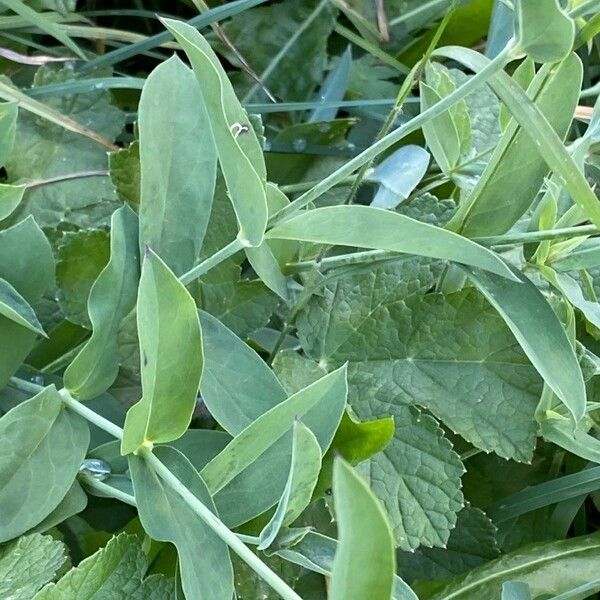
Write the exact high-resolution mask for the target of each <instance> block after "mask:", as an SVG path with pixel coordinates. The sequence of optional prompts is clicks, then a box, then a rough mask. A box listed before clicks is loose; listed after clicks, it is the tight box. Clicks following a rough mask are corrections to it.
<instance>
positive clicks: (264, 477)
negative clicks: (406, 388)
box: [202, 368, 347, 527]
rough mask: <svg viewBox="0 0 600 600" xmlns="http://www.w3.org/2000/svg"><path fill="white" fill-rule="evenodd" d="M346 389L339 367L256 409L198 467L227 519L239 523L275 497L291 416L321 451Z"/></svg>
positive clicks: (285, 466) (281, 483) (287, 453)
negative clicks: (248, 421)
mask: <svg viewBox="0 0 600 600" xmlns="http://www.w3.org/2000/svg"><path fill="white" fill-rule="evenodd" d="M346 390H347V387H346V372H345V369H344V368H341V369H338V370H337V371H334V372H333V373H330V374H329V375H327V376H325V377H323V378H322V379H320V380H319V381H317V382H315V383H314V384H312V385H309V386H308V387H306V388H304V389H302V390H300V391H299V392H297V393H296V394H294V395H293V396H290V398H288V399H287V400H285V401H284V402H281V403H280V404H278V405H277V406H275V407H274V408H272V409H270V410H269V411H267V412H266V413H264V414H262V415H261V416H260V417H258V418H257V419H256V420H254V421H253V422H252V423H251V424H250V425H249V426H248V427H246V428H245V429H244V430H242V431H241V432H240V433H238V434H237V435H236V437H235V438H234V439H233V440H232V441H231V443H230V444H229V445H228V446H227V447H226V448H225V449H224V450H223V452H221V453H220V454H219V455H218V456H216V457H215V458H214V459H213V460H212V461H211V462H210V463H209V464H208V465H206V467H204V469H203V470H202V476H203V478H204V479H205V481H206V483H207V485H208V487H209V489H210V490H211V492H212V493H213V494H214V499H215V503H216V505H217V507H218V508H219V514H220V515H221V518H222V519H223V521H224V522H225V523H226V524H227V525H229V526H231V527H234V526H236V525H239V524H241V523H245V522H246V521H248V520H250V519H251V518H253V517H255V516H257V515H259V514H261V513H263V512H264V511H266V510H267V509H269V508H270V507H272V506H273V505H274V504H275V503H276V502H277V500H278V499H279V498H280V497H281V495H282V493H283V490H284V487H285V482H286V479H287V475H288V472H289V469H290V459H291V450H292V428H293V424H294V422H295V420H296V418H299V419H301V420H302V422H303V423H304V424H305V425H306V426H307V427H308V428H309V429H310V430H311V431H312V432H313V434H314V435H315V436H316V438H317V440H318V441H319V445H320V447H321V452H322V453H325V452H326V450H327V448H328V447H329V446H330V444H331V441H332V439H333V436H334V434H335V431H336V429H337V427H338V424H339V422H340V419H341V417H342V413H343V410H344V406H345V402H346Z"/></svg>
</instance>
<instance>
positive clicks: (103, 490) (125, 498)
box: [78, 471, 137, 508]
mask: <svg viewBox="0 0 600 600" xmlns="http://www.w3.org/2000/svg"><path fill="white" fill-rule="evenodd" d="M78 478H79V479H80V481H81V482H82V483H83V485H84V486H85V487H86V488H90V489H92V490H96V491H97V492H100V495H102V496H110V497H112V498H115V499H116V500H120V501H121V502H124V503H125V504H129V506H135V507H136V508H137V503H136V501H135V497H134V496H132V495H131V494H128V493H127V492H123V491H122V490H119V489H117V488H115V487H113V486H112V485H108V484H106V483H104V482H102V481H100V480H99V479H96V478H95V477H92V476H91V475H88V474H86V473H85V471H83V472H80V473H79V475H78Z"/></svg>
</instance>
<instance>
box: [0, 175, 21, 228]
mask: <svg viewBox="0 0 600 600" xmlns="http://www.w3.org/2000/svg"><path fill="white" fill-rule="evenodd" d="M25 189H26V188H25V186H24V185H9V184H6V183H2V184H0V221H1V220H3V219H6V218H7V217H9V216H10V215H11V214H12V213H13V212H14V211H15V210H16V208H17V207H18V206H19V204H21V200H23V195H24V194H25Z"/></svg>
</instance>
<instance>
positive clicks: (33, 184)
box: [25, 171, 110, 190]
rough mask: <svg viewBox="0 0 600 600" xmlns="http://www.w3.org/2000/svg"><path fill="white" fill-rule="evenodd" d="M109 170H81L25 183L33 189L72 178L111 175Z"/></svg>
mask: <svg viewBox="0 0 600 600" xmlns="http://www.w3.org/2000/svg"><path fill="white" fill-rule="evenodd" d="M109 176H110V173H109V172H108V171H81V172H80V173H67V174H66V175H57V176H56V177H50V178H49V179H34V180H32V181H28V182H27V183H26V184H25V188H26V189H28V190H31V189H33V188H37V187H42V186H44V185H50V184H52V183H62V182H63V181H71V180H72V179H85V178H87V177H109Z"/></svg>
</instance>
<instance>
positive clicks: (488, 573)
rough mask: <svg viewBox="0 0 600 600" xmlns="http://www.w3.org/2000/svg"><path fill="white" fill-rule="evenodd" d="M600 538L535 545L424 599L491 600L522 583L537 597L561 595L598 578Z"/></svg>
mask: <svg viewBox="0 0 600 600" xmlns="http://www.w3.org/2000/svg"><path fill="white" fill-rule="evenodd" d="M599 556H600V538H599V537H598V535H588V536H581V537H576V538H572V539H569V540H561V541H558V542H543V543H541V544H534V545H532V546H528V547H526V548H523V549H522V550H518V551H516V552H513V553H510V554H506V555H504V556H502V557H501V558H499V559H497V560H495V561H492V562H490V563H487V564H485V565H483V566H481V567H478V568H476V569H474V570H472V571H471V572H470V573H468V574H467V575H466V576H461V577H457V578H455V579H453V580H452V581H451V583H449V584H448V585H447V586H446V587H445V588H444V589H443V590H442V591H440V592H439V593H435V594H433V595H426V596H424V597H423V598H424V600H450V599H452V600H463V599H464V600H467V599H468V600H489V598H494V597H499V596H500V593H501V589H502V584H503V583H505V582H506V581H515V580H517V581H520V582H522V583H526V584H528V585H529V587H530V588H531V594H532V596H533V597H534V598H536V597H539V596H543V595H547V596H552V595H556V594H560V593H561V592H563V591H567V590H570V589H571V588H573V587H575V586H576V585H578V584H581V583H586V582H588V581H590V580H593V579H596V578H597V569H596V567H597V564H598V557H599Z"/></svg>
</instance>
